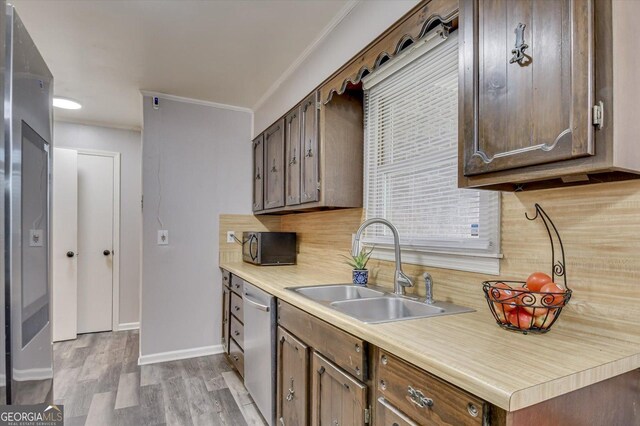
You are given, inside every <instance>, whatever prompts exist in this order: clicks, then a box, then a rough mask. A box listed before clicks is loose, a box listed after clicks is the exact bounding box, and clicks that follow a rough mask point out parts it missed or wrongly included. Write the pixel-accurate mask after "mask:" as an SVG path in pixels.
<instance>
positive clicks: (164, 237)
mask: <svg viewBox="0 0 640 426" xmlns="http://www.w3.org/2000/svg"><path fill="white" fill-rule="evenodd" d="M168 244H169V231H167V230H166V229H161V230H159V231H158V245H159V246H166V245H168Z"/></svg>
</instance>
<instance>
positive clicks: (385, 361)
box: [380, 355, 389, 365]
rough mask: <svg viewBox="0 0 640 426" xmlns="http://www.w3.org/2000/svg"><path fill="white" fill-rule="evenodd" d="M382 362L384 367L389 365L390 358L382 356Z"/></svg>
mask: <svg viewBox="0 0 640 426" xmlns="http://www.w3.org/2000/svg"><path fill="white" fill-rule="evenodd" d="M380 361H381V362H382V365H387V364H389V358H387V356H386V355H382V358H380Z"/></svg>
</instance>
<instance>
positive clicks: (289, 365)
mask: <svg viewBox="0 0 640 426" xmlns="http://www.w3.org/2000/svg"><path fill="white" fill-rule="evenodd" d="M308 390H309V348H308V347H307V346H306V345H305V344H304V343H302V342H300V341H299V340H298V339H296V338H295V337H293V336H292V335H291V334H289V333H288V332H287V331H286V330H285V329H284V328H282V327H278V396H277V400H278V401H277V404H278V406H277V413H278V419H279V421H280V423H279V424H280V425H283V426H299V425H306V424H308V410H307V407H308V406H309V398H308Z"/></svg>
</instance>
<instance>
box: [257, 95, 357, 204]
mask: <svg viewBox="0 0 640 426" xmlns="http://www.w3.org/2000/svg"><path fill="white" fill-rule="evenodd" d="M354 92H355V93H354ZM318 96H319V95H318V92H317V91H314V92H313V93H312V94H311V95H309V96H307V98H306V99H305V100H304V101H302V102H301V103H299V104H298V105H297V106H296V107H295V108H293V109H292V110H291V111H290V112H289V113H288V114H286V115H285V116H284V117H283V118H281V119H280V120H278V121H277V122H276V123H275V124H274V125H272V126H271V127H269V128H268V129H267V130H265V132H264V133H263V134H262V135H263V137H264V173H263V176H264V204H263V206H262V208H256V205H257V204H256V202H257V200H256V199H255V197H254V210H253V211H254V212H256V213H258V214H263V213H284V212H289V211H300V210H319V209H323V208H350V207H362V164H363V147H364V136H363V107H362V91H353V92H348V93H343V94H340V95H335V96H333V97H332V99H331V100H330V101H329V102H328V103H326V104H321V103H320V102H319V101H318ZM256 140H259V139H256ZM254 147H255V143H254ZM280 150H282V151H280ZM280 152H281V154H280ZM254 155H255V156H257V155H259V153H258V151H257V150H256V149H255V148H254ZM256 158H257V157H256ZM255 161H256V162H257V161H259V160H255ZM274 164H275V168H274V167H273V166H274ZM283 166H284V167H283ZM256 167H257V166H255V165H254V169H255V168H256ZM273 170H276V171H275V172H274V171H273ZM254 175H255V170H254ZM255 191H256V190H255V189H254V193H255Z"/></svg>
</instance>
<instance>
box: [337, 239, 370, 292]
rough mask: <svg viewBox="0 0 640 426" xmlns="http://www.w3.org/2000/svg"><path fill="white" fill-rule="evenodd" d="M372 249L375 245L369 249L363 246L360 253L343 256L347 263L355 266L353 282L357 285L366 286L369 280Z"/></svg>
mask: <svg viewBox="0 0 640 426" xmlns="http://www.w3.org/2000/svg"><path fill="white" fill-rule="evenodd" d="M372 251H373V247H371V250H369V251H367V250H366V249H365V248H364V247H363V248H362V250H360V253H358V254H357V255H355V256H354V255H353V254H352V255H351V256H349V257H347V256H343V257H344V258H346V259H347V261H346V262H345V263H346V264H347V265H349V266H351V267H352V268H353V283H354V284H355V285H361V286H365V285H367V283H368V282H369V271H368V270H367V263H369V259H370V258H371V252H372Z"/></svg>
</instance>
